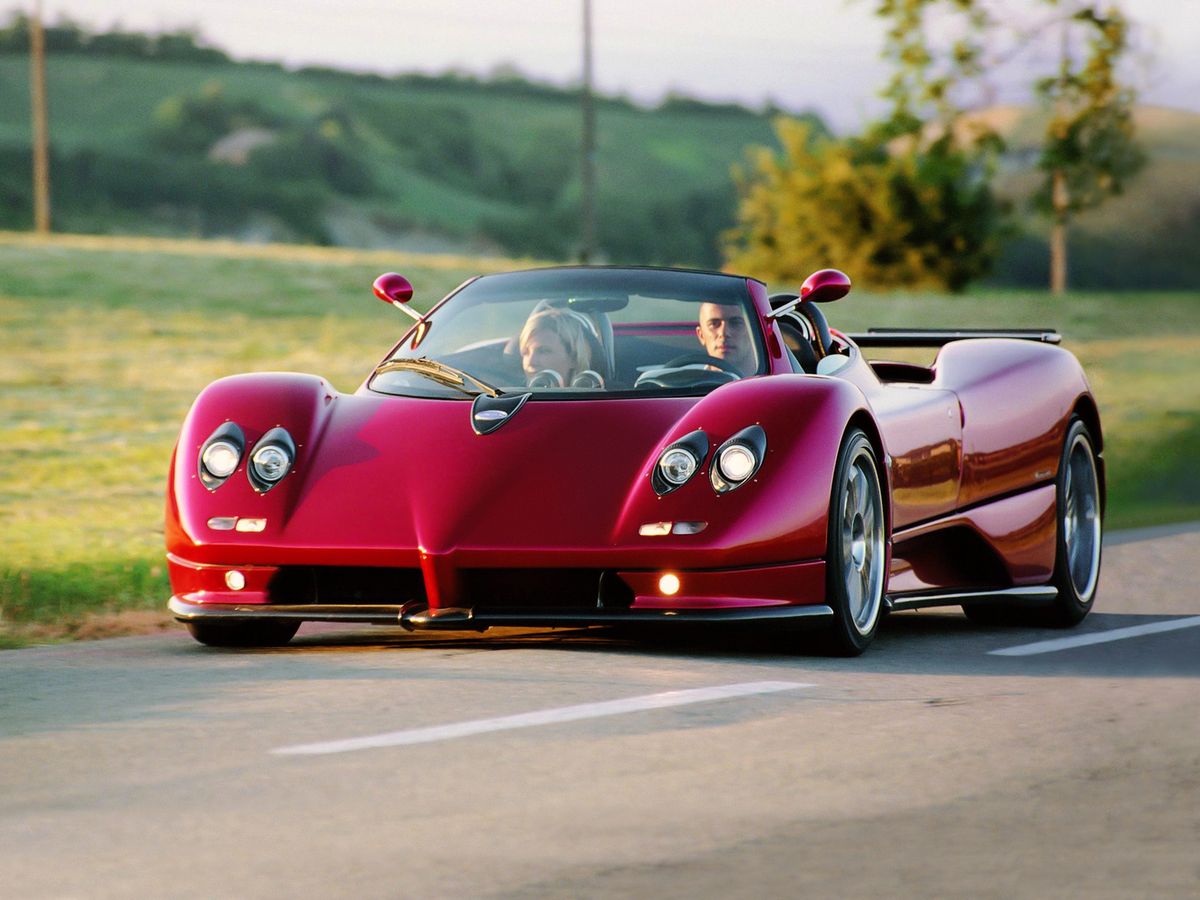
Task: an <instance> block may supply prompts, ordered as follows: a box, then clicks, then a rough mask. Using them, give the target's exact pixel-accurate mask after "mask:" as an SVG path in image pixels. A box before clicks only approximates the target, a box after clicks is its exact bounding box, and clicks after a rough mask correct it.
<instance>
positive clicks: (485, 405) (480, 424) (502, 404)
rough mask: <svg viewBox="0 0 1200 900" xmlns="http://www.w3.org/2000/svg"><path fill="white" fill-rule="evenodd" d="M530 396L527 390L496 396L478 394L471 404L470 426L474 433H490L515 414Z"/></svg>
mask: <svg viewBox="0 0 1200 900" xmlns="http://www.w3.org/2000/svg"><path fill="white" fill-rule="evenodd" d="M531 396H532V395H531V394H529V393H528V392H526V393H524V394H500V395H499V396H498V397H491V396H489V395H487V394H480V395H479V396H478V397H476V398H475V402H473V403H472V404H471V428H472V429H474V431H475V433H476V434H481V435H482V434H491V433H492V432H493V431H495V430H496V429H497V428H499V427H500V426H501V425H503V424H504V423H505V422H507V421H508V420H509V419H511V418H512V417H513V416H515V415H516V414H517V410H519V409H520V408H521V407H522V406H524V405H525V401H526V400H528V399H529V398H530V397H531Z"/></svg>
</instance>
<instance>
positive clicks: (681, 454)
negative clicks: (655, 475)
mask: <svg viewBox="0 0 1200 900" xmlns="http://www.w3.org/2000/svg"><path fill="white" fill-rule="evenodd" d="M699 465H700V463H699V461H698V460H697V459H696V457H695V456H693V455H692V452H691V451H690V450H685V449H684V448H683V447H675V448H673V449H671V450H668V451H667V452H666V453H664V454H663V455H662V459H660V460H659V461H658V470H659V471H660V472H662V477H663V478H665V479H666V480H667V481H669V482H670V483H671V484H673V485H675V486H676V487H678V486H679V485H681V484H683V483H684V482H686V481H687V480H688V479H689V478H691V477H692V476H693V475H695V474H696V468H697V466H699Z"/></svg>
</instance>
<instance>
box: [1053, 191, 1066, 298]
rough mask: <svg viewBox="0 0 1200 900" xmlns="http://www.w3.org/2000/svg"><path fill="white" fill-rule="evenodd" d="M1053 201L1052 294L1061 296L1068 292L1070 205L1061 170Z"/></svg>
mask: <svg viewBox="0 0 1200 900" xmlns="http://www.w3.org/2000/svg"><path fill="white" fill-rule="evenodd" d="M1052 200H1053V203H1054V225H1053V226H1052V227H1051V229H1050V292H1051V293H1052V294H1054V295H1055V296H1060V295H1062V294H1065V293H1066V292H1067V214H1068V206H1069V205H1070V197H1069V196H1068V194H1067V177H1066V175H1065V174H1063V171H1062V170H1061V169H1056V170H1055V172H1054V187H1053V192H1052Z"/></svg>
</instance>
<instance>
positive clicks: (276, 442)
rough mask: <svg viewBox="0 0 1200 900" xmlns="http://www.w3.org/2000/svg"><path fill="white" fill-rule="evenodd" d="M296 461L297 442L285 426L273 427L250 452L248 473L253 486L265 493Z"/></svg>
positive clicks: (277, 482)
mask: <svg viewBox="0 0 1200 900" xmlns="http://www.w3.org/2000/svg"><path fill="white" fill-rule="evenodd" d="M295 463H296V442H295V441H293V440H292V436H291V435H290V434H288V432H287V429H285V428H272V429H271V430H270V431H268V432H267V433H266V434H264V435H263V436H262V437H261V438H259V441H258V443H257V444H255V445H254V450H252V451H251V453H250V465H248V466H246V475H247V476H248V477H249V479H250V484H251V486H252V487H253V488H254V489H255V490H256V491H258V492H259V493H260V494H265V493H266V492H267V491H269V490H270V489H271V488H273V487H275V485H277V484H279V482H280V481H282V480H283V478H284V476H285V475H287V474H288V472H290V471H291V470H292V466H294V465H295Z"/></svg>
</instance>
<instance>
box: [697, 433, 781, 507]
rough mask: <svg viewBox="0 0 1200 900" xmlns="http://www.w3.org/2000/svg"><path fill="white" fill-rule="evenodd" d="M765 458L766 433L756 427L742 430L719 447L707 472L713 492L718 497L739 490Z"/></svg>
mask: <svg viewBox="0 0 1200 900" xmlns="http://www.w3.org/2000/svg"><path fill="white" fill-rule="evenodd" d="M766 455H767V433H766V432H765V431H763V430H762V427H761V426H759V425H751V426H750V427H749V428H743V429H742V430H741V431H739V432H738V433H737V434H735V435H734V436H733V437H731V438H730V439H729V440H727V441H726V442H725V443H723V444H722V445H721V446H720V447H718V448H717V452H716V454H715V457H716V462H715V463H714V464H713V467H712V469H711V471H710V472H709V480H710V481H712V486H713V490H714V491H716V492H717V493H718V494H724V493H725V492H726V491H732V490H733V489H734V488H738V487H741V486H742V485H743V484H745V483H746V482H747V481H749V480H750V479H751V478H753V477H754V474H755V473H756V472H757V471H758V468H759V466H761V465H762V461H763V457H765V456H766Z"/></svg>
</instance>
